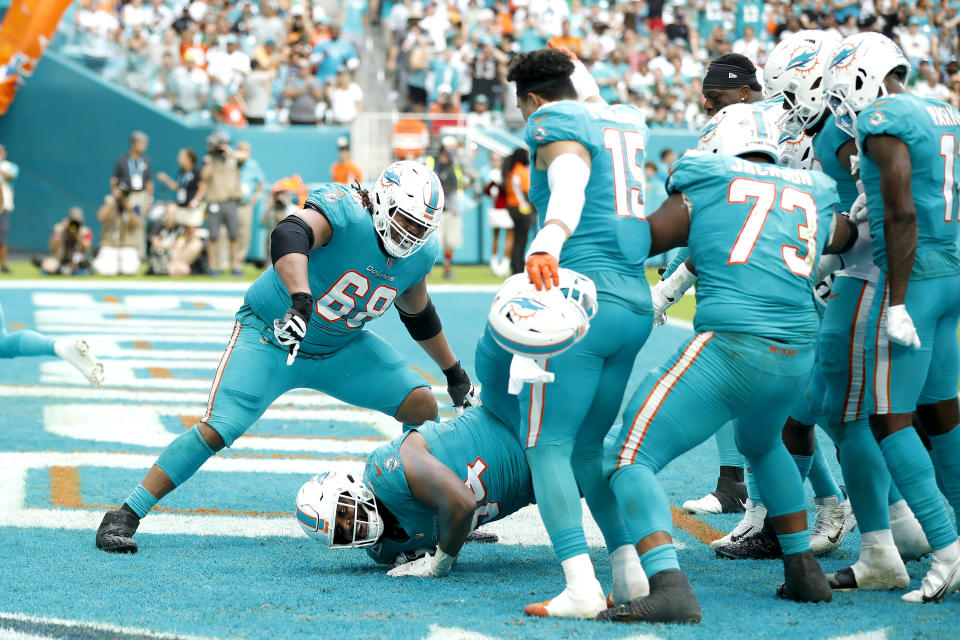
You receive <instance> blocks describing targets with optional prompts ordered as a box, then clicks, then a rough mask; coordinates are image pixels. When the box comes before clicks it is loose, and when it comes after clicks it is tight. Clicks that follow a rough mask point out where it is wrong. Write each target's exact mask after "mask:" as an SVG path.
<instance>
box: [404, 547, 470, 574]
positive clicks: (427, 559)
mask: <svg viewBox="0 0 960 640" xmlns="http://www.w3.org/2000/svg"><path fill="white" fill-rule="evenodd" d="M456 560H457V556H448V555H447V554H446V553H444V552H443V550H442V549H441V548H440V547H437V552H436V553H435V554H433V555H430V554H429V553H428V554H427V555H425V556H423V557H422V558H418V559H417V560H414V561H413V562H407V563H406V564H401V565H400V566H398V567H394V568H393V569H390V571H387V575H388V576H392V577H394V578H399V577H402V576H413V577H415V578H442V577H443V576H445V575H447V574H448V573H450V568H451V567H453V563H454V562H456Z"/></svg>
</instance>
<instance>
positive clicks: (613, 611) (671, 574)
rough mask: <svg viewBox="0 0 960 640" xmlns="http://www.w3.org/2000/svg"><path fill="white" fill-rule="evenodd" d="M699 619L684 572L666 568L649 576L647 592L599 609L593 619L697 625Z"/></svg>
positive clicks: (696, 604) (694, 600) (699, 615)
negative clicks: (635, 597) (601, 609)
mask: <svg viewBox="0 0 960 640" xmlns="http://www.w3.org/2000/svg"><path fill="white" fill-rule="evenodd" d="M702 618H703V615H702V614H701V613H700V603H699V602H697V597H696V596H695V595H693V589H691V588H690V581H689V580H687V575H686V574H685V573H684V572H683V571H680V569H667V570H665V571H661V572H660V573H657V574H654V575H652V576H650V595H648V596H646V597H643V598H637V599H635V600H631V601H630V602H628V603H627V604H621V605H620V606H618V607H610V608H609V609H607V610H606V611H601V612H600V614H599V615H598V616H597V620H607V621H608V622H673V623H677V624H697V623H698V622H700V620H701V619H702Z"/></svg>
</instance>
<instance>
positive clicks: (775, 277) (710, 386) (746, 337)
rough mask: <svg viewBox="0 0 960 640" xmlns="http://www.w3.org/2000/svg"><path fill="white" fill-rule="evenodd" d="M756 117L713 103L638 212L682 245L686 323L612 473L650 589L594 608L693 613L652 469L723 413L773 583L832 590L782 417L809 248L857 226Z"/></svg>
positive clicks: (785, 589)
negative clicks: (655, 203) (744, 470)
mask: <svg viewBox="0 0 960 640" xmlns="http://www.w3.org/2000/svg"><path fill="white" fill-rule="evenodd" d="M762 117H763V111H762V109H761V108H759V107H757V106H756V105H732V106H729V107H727V108H726V109H724V110H722V111H721V112H720V113H719V114H718V115H716V116H714V118H713V119H712V120H711V121H710V122H709V123H708V124H707V127H706V128H705V129H704V133H703V134H702V135H701V138H700V141H699V143H698V149H700V150H702V151H705V153H702V154H699V155H689V156H686V157H684V158H681V160H680V161H678V162H677V163H676V164H675V165H674V166H673V169H672V171H671V174H670V178H669V180H668V182H667V192H668V193H669V194H670V196H669V197H668V199H667V200H666V201H665V202H664V204H663V205H661V207H660V208H659V209H658V210H657V211H656V212H655V213H654V214H653V215H651V216H650V219H649V222H650V230H651V238H652V245H653V247H652V248H651V252H657V251H659V250H663V249H666V248H670V247H674V246H680V245H682V244H684V243H686V244H687V245H688V246H689V248H690V258H689V260H690V262H691V263H692V265H693V266H694V268H695V270H696V272H697V276H698V280H697V283H698V286H697V311H696V315H695V316H694V329H695V331H696V335H695V336H694V337H693V338H692V339H691V340H689V341H688V342H687V343H686V344H685V345H683V346H682V347H681V348H680V349H679V350H678V352H677V353H676V355H675V356H673V357H671V358H670V359H669V360H668V361H667V362H666V363H664V365H663V366H661V367H660V368H659V369H658V370H656V371H653V372H651V373H650V374H649V375H648V376H647V378H646V379H645V380H644V381H643V382H642V383H641V384H640V386H639V387H638V389H637V391H636V392H635V394H634V395H633V397H632V398H631V399H630V401H629V402H628V404H627V407H626V409H625V410H624V413H623V426H622V428H621V431H620V435H619V437H618V439H617V445H618V446H617V449H616V450H615V455H614V457H613V459H612V460H611V465H610V467H608V470H609V471H611V476H610V485H611V487H612V488H613V491H614V494H615V495H616V497H617V502H618V503H619V505H620V510H621V513H622V514H623V516H624V519H625V520H626V521H627V524H628V526H629V528H630V533H631V536H632V539H633V541H634V542H635V543H636V544H637V552H638V553H639V554H640V556H641V562H642V563H643V567H644V569H645V571H646V573H647V576H648V578H649V583H650V595H649V596H647V597H644V598H639V599H636V600H633V601H631V602H630V603H628V604H627V605H622V606H619V607H617V608H615V609H610V610H609V611H607V612H604V613H601V614H600V616H599V617H600V618H603V619H608V620H615V621H649V622H688V623H694V622H699V621H700V618H701V613H700V606H699V604H698V602H697V599H696V597H695V596H694V594H693V591H692V589H691V587H690V583H689V581H688V580H687V578H686V576H685V575H684V574H683V572H682V571H680V568H679V564H678V562H677V554H676V548H675V547H674V545H673V540H672V538H671V536H670V531H671V527H672V522H671V515H670V507H669V503H668V501H667V498H666V495H665V494H664V493H663V490H662V488H661V487H660V485H659V483H658V482H657V480H656V478H655V474H656V473H657V472H658V471H659V470H660V469H662V468H663V467H664V466H666V465H667V464H668V463H669V462H670V461H671V460H673V459H675V458H676V457H678V456H679V455H681V454H683V453H685V452H686V451H688V450H690V449H692V448H693V447H695V446H696V445H698V444H700V443H701V442H703V441H704V440H706V439H707V438H708V437H710V435H712V434H713V433H714V431H716V430H717V428H719V427H720V426H721V425H722V424H724V423H725V422H727V421H730V420H733V422H734V430H735V433H736V440H737V445H738V447H739V449H740V451H741V452H742V453H743V454H744V456H745V457H746V458H747V461H748V462H749V464H750V467H751V468H752V469H753V472H754V473H755V474H756V476H757V485H758V489H759V491H760V494H761V497H762V498H763V502H764V504H765V505H767V509H768V510H769V514H770V517H771V519H772V521H773V526H774V528H775V529H776V532H777V536H778V538H779V541H780V545H781V547H782V549H783V562H784V575H785V582H784V584H783V585H782V586H781V588H780V589H779V590H778V593H779V595H781V596H782V597H785V598H790V599H794V600H800V601H814V602H815V601H829V600H830V599H831V598H832V593H831V590H830V586H829V584H827V580H826V577H825V576H824V575H823V572H822V570H821V569H820V566H819V565H818V564H817V561H816V559H815V558H814V556H813V554H812V553H811V551H810V546H809V535H808V532H807V521H806V505H805V503H804V497H803V485H802V484H801V481H800V475H799V473H798V472H797V467H796V465H795V464H794V462H793V460H792V459H791V458H790V454H789V453H788V452H787V450H786V448H785V447H784V446H783V442H782V440H781V431H782V428H783V425H784V422H785V420H786V418H787V414H788V412H789V411H790V408H791V405H792V403H793V400H794V398H795V396H796V390H797V388H802V387H803V385H805V383H806V381H807V378H808V376H809V375H810V370H811V368H812V366H813V362H814V343H815V339H816V332H817V325H818V318H817V313H816V311H815V310H814V308H813V304H812V302H811V296H812V295H813V276H814V274H815V273H816V267H817V262H818V260H819V258H820V255H821V254H822V253H823V252H824V250H825V249H826V250H829V251H840V250H843V249H845V248H846V246H847V245H849V244H852V241H853V239H854V238H855V235H856V231H855V230H856V227H854V226H853V225H852V224H850V223H849V222H848V221H847V220H846V218H845V217H844V216H841V215H838V214H836V204H837V193H836V187H835V185H834V181H833V180H832V179H831V178H829V177H827V176H826V175H824V174H822V173H819V172H815V171H799V170H793V169H786V168H780V167H777V166H776V164H775V163H776V161H777V159H778V155H779V154H778V150H777V144H776V138H775V137H774V132H771V131H769V130H768V128H766V127H764V126H763V125H762V124H760V123H761V120H762ZM711 152H712V153H711ZM828 239H829V241H828ZM692 406H695V407H696V408H697V409H696V411H695V412H693V413H691V411H690V407H692Z"/></svg>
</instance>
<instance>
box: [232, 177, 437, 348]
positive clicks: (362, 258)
mask: <svg viewBox="0 0 960 640" xmlns="http://www.w3.org/2000/svg"><path fill="white" fill-rule="evenodd" d="M304 206H305V207H307V208H314V209H316V210H319V211H321V212H322V213H323V215H324V217H325V218H326V219H327V221H328V222H329V223H330V227H331V228H332V229H333V236H332V237H331V239H330V242H328V243H327V244H326V246H323V247H318V248H317V249H314V250H313V251H311V252H310V256H309V257H310V262H309V263H308V266H307V273H308V277H309V282H310V291H311V293H312V294H313V298H314V300H313V315H312V316H311V317H310V324H309V325H308V327H307V336H306V338H305V339H304V341H303V343H302V344H301V347H300V353H303V354H307V355H322V354H326V353H331V352H333V351H336V350H337V349H339V348H340V347H342V346H343V345H345V344H346V343H348V342H350V341H351V340H353V338H355V337H356V336H358V335H359V334H360V331H361V330H362V328H363V325H364V324H366V323H367V322H369V321H370V320H375V319H376V318H379V317H380V316H381V315H383V314H384V313H386V312H387V310H388V309H390V307H391V306H392V305H393V301H394V300H395V299H396V297H397V295H399V294H401V293H403V292H404V291H406V290H407V289H409V288H410V287H412V286H413V285H415V284H417V283H419V282H420V281H421V280H422V279H423V277H424V276H425V275H427V274H428V273H429V272H430V270H431V269H432V268H433V265H434V263H435V262H436V260H437V256H438V255H439V253H440V247H439V244H438V242H437V238H436V236H432V237H431V238H430V239H429V240H428V241H427V243H426V244H425V245H424V246H423V247H421V249H420V250H419V251H417V252H416V253H414V254H413V255H412V256H410V257H408V258H402V259H400V258H393V257H391V256H388V255H387V254H386V253H384V251H383V250H382V249H381V248H380V242H379V239H378V236H377V232H376V229H374V226H373V217H372V216H371V214H370V212H369V211H367V210H366V208H364V207H363V205H362V204H361V202H360V199H359V195H358V194H357V193H356V191H354V190H353V189H352V188H350V187H348V186H345V185H342V184H338V183H329V184H325V185H323V186H322V187H320V188H319V189H317V190H315V191H313V192H312V193H311V194H310V197H308V198H307V201H306V203H305V204H304ZM244 302H245V303H246V304H248V305H250V308H251V309H252V310H253V312H254V313H255V314H256V315H257V316H258V317H259V318H260V319H261V320H263V321H264V322H265V323H266V324H267V325H268V326H272V323H273V321H274V320H275V319H279V318H282V317H283V314H285V313H286V312H287V309H288V308H289V307H290V294H289V293H288V292H287V288H286V287H285V286H284V284H283V282H282V281H281V280H280V276H278V275H277V273H276V271H274V269H273V267H270V268H269V269H267V270H266V271H264V272H263V273H262V274H261V275H260V277H259V278H257V280H256V281H255V282H254V283H253V284H252V285H250V288H249V289H247V294H246V297H245V300H244ZM269 337H270V338H271V339H272V333H271V334H270V336H269Z"/></svg>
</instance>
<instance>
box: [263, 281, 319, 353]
mask: <svg viewBox="0 0 960 640" xmlns="http://www.w3.org/2000/svg"><path fill="white" fill-rule="evenodd" d="M291 298H292V303H291V305H290V308H289V309H287V312H286V313H285V314H284V315H283V319H282V320H274V321H273V337H274V338H276V339H277V344H279V345H280V346H282V347H287V350H288V351H287V366H288V367H289V366H290V365H292V364H293V361H294V360H295V359H296V357H297V354H298V353H300V343H301V342H302V341H303V339H304V338H305V337H306V336H307V325H308V324H309V323H310V315H311V314H312V313H313V296H311V295H310V294H309V293H303V292H300V293H295V294H293V295H292V296H291Z"/></svg>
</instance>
